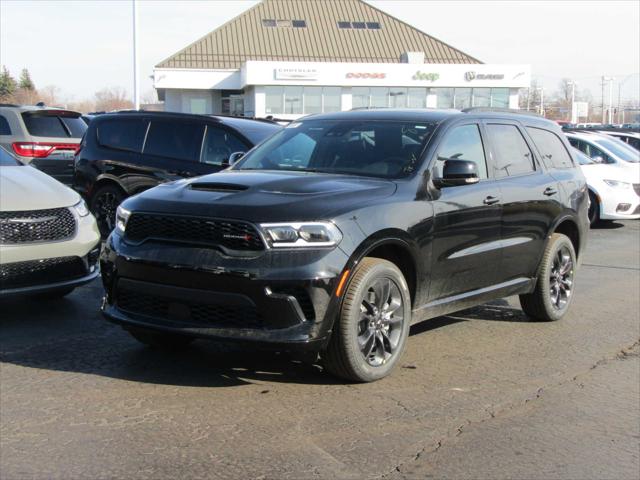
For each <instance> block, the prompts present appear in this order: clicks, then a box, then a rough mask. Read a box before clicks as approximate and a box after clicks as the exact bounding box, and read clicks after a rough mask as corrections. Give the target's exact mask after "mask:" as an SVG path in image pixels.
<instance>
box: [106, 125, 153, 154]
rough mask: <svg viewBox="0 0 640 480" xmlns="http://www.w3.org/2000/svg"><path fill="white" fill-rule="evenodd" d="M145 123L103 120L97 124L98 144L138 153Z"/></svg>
mask: <svg viewBox="0 0 640 480" xmlns="http://www.w3.org/2000/svg"><path fill="white" fill-rule="evenodd" d="M144 126H145V122H143V121H142V120H139V119H138V120H136V119H128V120H123V119H113V120H104V121H102V122H100V123H99V124H98V128H97V132H98V143H99V144H100V145H102V146H103V147H108V148H115V149H116V150H127V151H130V152H138V153H139V152H140V150H141V149H142V142H143V140H144V133H145V129H144Z"/></svg>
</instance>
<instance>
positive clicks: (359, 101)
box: [351, 87, 369, 108]
mask: <svg viewBox="0 0 640 480" xmlns="http://www.w3.org/2000/svg"><path fill="white" fill-rule="evenodd" d="M351 106H352V107H353V108H367V107H368V106H369V87H353V88H352V89H351Z"/></svg>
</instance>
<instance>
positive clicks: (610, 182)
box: [604, 180, 631, 188]
mask: <svg viewBox="0 0 640 480" xmlns="http://www.w3.org/2000/svg"><path fill="white" fill-rule="evenodd" d="M604 183H606V184H607V185H609V186H610V187H611V188H631V184H630V183H627V182H619V181H618V180H605V181H604Z"/></svg>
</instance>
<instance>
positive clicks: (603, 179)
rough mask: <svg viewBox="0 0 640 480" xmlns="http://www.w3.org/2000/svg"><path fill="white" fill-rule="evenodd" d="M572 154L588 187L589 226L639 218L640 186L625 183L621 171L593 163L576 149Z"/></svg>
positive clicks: (622, 171) (626, 179) (627, 176)
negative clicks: (609, 221) (605, 221)
mask: <svg viewBox="0 0 640 480" xmlns="http://www.w3.org/2000/svg"><path fill="white" fill-rule="evenodd" d="M573 154H574V156H575V157H576V159H577V160H578V163H579V164H580V166H581V168H582V173H583V174H584V176H585V178H586V179H587V186H588V187H589V222H590V223H591V225H595V224H596V223H598V222H599V221H600V220H632V219H637V218H640V182H639V183H632V182H629V175H628V174H627V172H625V171H624V170H623V169H621V168H616V167H615V166H613V165H608V164H606V163H596V162H594V161H593V160H591V159H590V158H589V157H587V156H586V155H585V154H584V153H582V152H581V151H580V150H578V149H575V148H574V149H573Z"/></svg>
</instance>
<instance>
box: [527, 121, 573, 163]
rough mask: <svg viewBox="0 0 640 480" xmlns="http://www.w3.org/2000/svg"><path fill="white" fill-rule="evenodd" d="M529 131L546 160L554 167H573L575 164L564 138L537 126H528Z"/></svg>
mask: <svg viewBox="0 0 640 480" xmlns="http://www.w3.org/2000/svg"><path fill="white" fill-rule="evenodd" d="M527 132H528V133H529V135H530V136H531V138H532V139H533V142H534V143H535V144H536V146H537V147H538V150H539V151H540V153H541V154H542V156H543V157H544V159H545V162H546V163H551V165H552V166H553V168H572V167H574V166H575V164H574V163H573V160H572V159H571V155H570V154H569V152H567V149H566V148H565V146H564V144H563V143H562V140H560V138H558V136H557V135H556V134H555V133H553V132H550V131H548V130H544V129H542V128H535V127H527Z"/></svg>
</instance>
